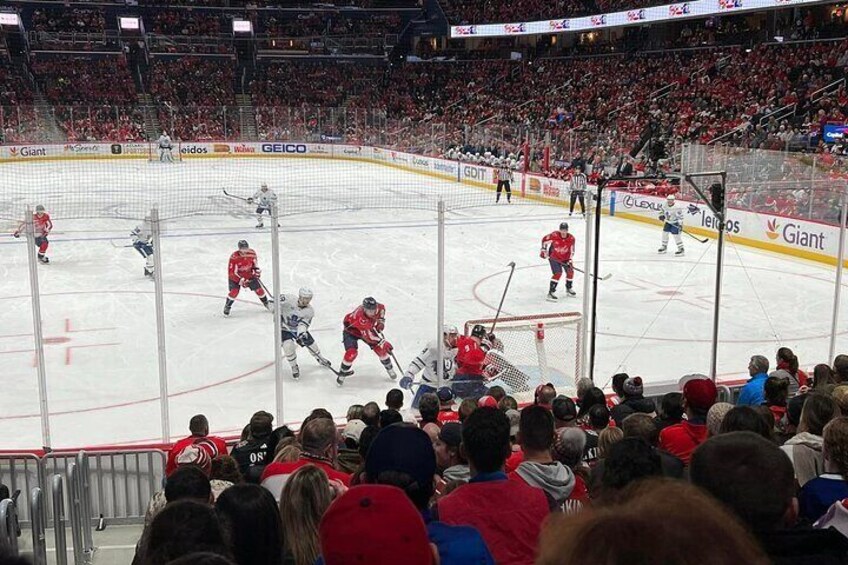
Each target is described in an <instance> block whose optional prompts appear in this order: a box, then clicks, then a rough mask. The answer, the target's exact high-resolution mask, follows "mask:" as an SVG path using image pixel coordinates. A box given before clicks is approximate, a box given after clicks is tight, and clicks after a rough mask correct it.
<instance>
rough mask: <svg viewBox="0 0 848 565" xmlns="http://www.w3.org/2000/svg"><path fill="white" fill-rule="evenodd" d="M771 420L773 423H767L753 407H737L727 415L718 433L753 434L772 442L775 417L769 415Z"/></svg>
mask: <svg viewBox="0 0 848 565" xmlns="http://www.w3.org/2000/svg"><path fill="white" fill-rule="evenodd" d="M769 418H771V422H769V421H767V420H766V419H765V418H764V417H763V415H762V414H761V413H760V411H759V410H757V409H756V408H754V407H753V406H735V407H733V409H732V410H730V411H729V412H728V413H727V414H725V416H724V419H723V420H722V422H721V426H720V427H719V431H718V433H719V434H727V433H730V432H753V433H755V434H757V435H758V436H760V437H762V438H764V439H768V440H771V439H772V437H773V436H772V430H773V428H774V416H771V415H769Z"/></svg>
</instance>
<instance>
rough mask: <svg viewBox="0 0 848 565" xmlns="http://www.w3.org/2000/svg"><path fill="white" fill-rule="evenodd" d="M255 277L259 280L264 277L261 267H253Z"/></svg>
mask: <svg viewBox="0 0 848 565" xmlns="http://www.w3.org/2000/svg"><path fill="white" fill-rule="evenodd" d="M253 276H254V277H256V278H257V279H258V278H259V277H261V276H262V269H260V268H259V267H253Z"/></svg>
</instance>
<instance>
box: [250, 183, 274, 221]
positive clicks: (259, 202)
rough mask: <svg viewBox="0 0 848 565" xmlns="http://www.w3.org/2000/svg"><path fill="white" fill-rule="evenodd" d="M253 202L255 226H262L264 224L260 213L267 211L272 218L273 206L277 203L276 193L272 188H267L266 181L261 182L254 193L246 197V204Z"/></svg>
mask: <svg viewBox="0 0 848 565" xmlns="http://www.w3.org/2000/svg"><path fill="white" fill-rule="evenodd" d="M254 202H256V222H257V223H256V227H257V228H264V227H265V224H264V222H263V221H262V214H264V213H265V212H267V213H268V215H269V216H272V219H273V214H274V212H273V207H274V205H275V204H276V203H277V195H276V194H275V193H274V191H273V190H271V189H270V188H268V184H267V183H264V182H263V183H262V186H261V187H260V188H259V190H257V191H256V194H254V195H253V196H251V197H250V198H248V199H247V203H248V204H253V203H254ZM277 227H279V224H277Z"/></svg>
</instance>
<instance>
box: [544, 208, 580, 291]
mask: <svg viewBox="0 0 848 565" xmlns="http://www.w3.org/2000/svg"><path fill="white" fill-rule="evenodd" d="M574 243H575V240H574V236H573V235H571V234H570V233H568V223H566V222H563V223H561V224H560V225H559V230H557V231H554V232H551V233H549V234H548V235H546V236H545V237H543V238H542V251H541V253H540V256H541V257H542V259H547V260H548V262H549V263H550V264H551V272H552V273H553V276H552V277H551V284H550V288H549V289H548V300H557V296H556V294H554V293H555V292H556V289H557V285H558V284H559V279H560V278H561V277H562V271H563V270H565V292H566V293H568V295H569V296H575V295H576V294H577V293H576V292H574V290H573V289H572V288H571V285H572V283H573V281H574V268H573V267H572V265H571V259H572V257H574Z"/></svg>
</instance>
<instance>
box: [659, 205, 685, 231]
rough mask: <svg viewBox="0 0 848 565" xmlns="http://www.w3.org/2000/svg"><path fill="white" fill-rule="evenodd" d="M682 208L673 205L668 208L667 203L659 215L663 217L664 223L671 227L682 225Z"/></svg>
mask: <svg viewBox="0 0 848 565" xmlns="http://www.w3.org/2000/svg"><path fill="white" fill-rule="evenodd" d="M683 213H684V212H683V206H681V205H680V204H675V205H674V206H669V205H668V203H665V204H663V205H662V208H661V211H660V215H661V216H665V221H666V222H668V223H669V224H671V225H673V226H682V225H683Z"/></svg>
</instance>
